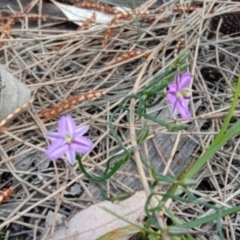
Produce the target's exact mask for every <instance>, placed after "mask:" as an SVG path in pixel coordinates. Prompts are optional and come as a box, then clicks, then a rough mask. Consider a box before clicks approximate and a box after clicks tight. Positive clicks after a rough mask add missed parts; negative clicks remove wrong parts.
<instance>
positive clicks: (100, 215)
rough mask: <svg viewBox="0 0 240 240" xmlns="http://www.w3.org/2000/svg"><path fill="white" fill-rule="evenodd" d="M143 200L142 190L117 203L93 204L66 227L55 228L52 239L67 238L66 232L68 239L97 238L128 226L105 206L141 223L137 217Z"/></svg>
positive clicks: (141, 210) (63, 239)
mask: <svg viewBox="0 0 240 240" xmlns="http://www.w3.org/2000/svg"><path fill="white" fill-rule="evenodd" d="M145 202H146V194H145V192H144V191H140V192H137V193H135V194H134V195H133V196H132V197H130V198H128V199H126V200H124V201H121V202H118V203H111V202H109V201H104V202H101V203H98V204H95V205H93V206H91V207H89V208H87V209H84V210H81V211H80V212H79V213H77V214H76V215H74V216H73V217H72V218H71V219H70V220H69V221H68V223H67V225H68V229H65V228H64V227H63V228H61V229H59V230H57V231H56V232H55V234H54V237H53V239H54V240H65V239H67V235H66V234H67V233H68V236H69V239H74V240H90V239H97V238H99V237H101V236H103V235H104V234H106V233H109V232H111V231H113V230H115V229H118V228H122V227H125V226H129V224H128V223H126V222H124V221H122V220H120V219H118V218H117V217H115V216H113V215H112V214H110V213H108V212H107V211H105V210H104V209H102V208H106V209H108V210H110V211H112V212H114V213H115V214H117V215H119V216H122V217H123V218H125V219H127V220H128V221H130V222H133V223H138V224H141V223H139V222H138V220H139V219H138V218H139V216H140V215H141V214H142V212H143V208H144V204H145ZM121 237H122V236H121ZM121 239H122V238H121ZM115 240H119V238H115Z"/></svg>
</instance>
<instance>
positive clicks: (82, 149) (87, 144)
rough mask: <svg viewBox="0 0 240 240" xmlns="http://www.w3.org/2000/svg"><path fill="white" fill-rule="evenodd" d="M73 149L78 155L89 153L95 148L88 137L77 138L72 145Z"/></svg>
mask: <svg viewBox="0 0 240 240" xmlns="http://www.w3.org/2000/svg"><path fill="white" fill-rule="evenodd" d="M70 147H71V149H73V150H74V151H76V152H78V153H82V154H84V153H88V152H90V151H91V150H92V148H93V142H92V141H91V140H90V139H88V138H86V137H76V138H74V141H73V142H72V143H71V145H70Z"/></svg>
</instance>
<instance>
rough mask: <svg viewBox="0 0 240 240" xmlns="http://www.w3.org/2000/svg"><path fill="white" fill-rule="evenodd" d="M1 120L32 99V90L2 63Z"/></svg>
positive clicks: (0, 79)
mask: <svg viewBox="0 0 240 240" xmlns="http://www.w3.org/2000/svg"><path fill="white" fill-rule="evenodd" d="M0 76H1V78H0V81H1V84H0V86H1V87H2V90H1V96H0V121H2V120H3V119H5V118H6V117H7V116H8V115H9V114H11V113H12V112H14V110H16V109H17V108H19V107H21V106H22V105H23V104H24V103H26V102H28V101H29V100H30V99H31V93H30V90H29V89H28V88H27V86H26V85H25V84H23V83H21V82H20V81H19V80H18V79H17V78H16V77H14V76H13V75H12V74H11V73H9V72H8V71H7V70H6V69H5V68H4V66H3V65H0Z"/></svg>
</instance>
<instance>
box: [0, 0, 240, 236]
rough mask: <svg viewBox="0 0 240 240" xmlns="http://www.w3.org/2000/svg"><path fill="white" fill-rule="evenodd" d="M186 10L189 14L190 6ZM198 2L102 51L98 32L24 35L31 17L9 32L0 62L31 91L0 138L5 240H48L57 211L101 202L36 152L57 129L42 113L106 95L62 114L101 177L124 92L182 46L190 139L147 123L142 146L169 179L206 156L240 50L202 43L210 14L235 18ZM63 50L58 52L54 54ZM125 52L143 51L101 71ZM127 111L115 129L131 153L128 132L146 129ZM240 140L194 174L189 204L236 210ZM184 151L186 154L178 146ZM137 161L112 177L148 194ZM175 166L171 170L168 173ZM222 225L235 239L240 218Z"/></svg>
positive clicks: (177, 210) (183, 212) (119, 35)
mask: <svg viewBox="0 0 240 240" xmlns="http://www.w3.org/2000/svg"><path fill="white" fill-rule="evenodd" d="M182 2H183V1H178V0H176V1H174V2H172V3H169V4H167V5H166V6H167V7H168V8H170V7H172V6H174V5H176V4H181V3H182ZM185 2H186V3H184V4H186V5H187V6H188V4H189V2H191V1H188V2H187V1H185ZM203 3H204V6H203V7H202V8H200V9H198V10H196V11H194V12H193V13H190V14H187V15H186V14H185V13H183V14H181V15H178V16H177V15H176V14H171V15H170V16H169V18H167V21H166V22H165V23H157V20H156V21H155V22H154V23H151V24H148V23H141V24H140V26H139V27H137V26H136V24H137V23H138V22H137V21H135V20H131V19H130V20H124V21H120V22H119V23H118V24H117V27H116V29H115V32H114V36H113V37H112V38H111V39H110V41H109V43H108V44H107V45H106V46H102V45H101V39H102V37H103V34H104V31H105V30H103V29H99V30H96V29H94V30H84V31H79V32H76V31H74V30H73V31H66V30H58V28H57V27H56V26H57V22H43V21H41V20H38V24H37V25H38V26H36V27H33V28H30V27H28V26H30V25H31V23H30V22H28V18H26V19H24V20H21V24H20V25H21V26H13V27H12V30H11V35H10V39H7V40H4V41H3V44H2V45H1V55H0V62H1V64H4V65H5V66H6V68H7V69H8V70H9V71H10V72H11V73H13V74H14V75H15V76H16V77H17V78H19V79H20V80H21V81H22V82H24V83H25V84H26V85H27V86H28V87H29V88H30V89H31V91H32V96H33V98H34V99H35V101H34V102H33V104H32V105H31V107H30V108H29V109H28V110H27V111H25V112H24V113H22V114H21V115H20V116H19V117H17V118H16V119H14V121H13V122H11V123H9V125H8V128H7V130H6V131H4V132H2V133H1V135H0V153H1V162H0V164H1V167H0V176H1V184H0V188H1V189H3V188H4V187H6V186H9V184H12V185H13V188H14V195H13V197H12V198H11V200H9V201H8V202H6V203H5V204H3V205H2V206H1V210H0V213H1V214H0V216H1V217H0V219H1V220H2V221H1V224H0V228H2V227H4V226H5V227H6V226H9V227H8V228H6V233H10V232H8V231H10V229H11V230H14V231H15V233H13V234H15V235H13V236H25V238H26V239H37V238H38V237H39V236H42V239H49V238H48V237H47V236H49V235H52V234H53V232H54V229H55V227H56V221H55V220H56V213H60V214H63V215H65V216H66V217H69V216H70V215H72V214H73V213H74V211H73V209H75V211H79V210H80V209H83V208H86V206H88V205H89V204H93V203H94V202H96V201H98V200H99V196H98V197H96V196H95V195H94V194H93V192H91V189H90V188H89V185H90V183H89V182H88V181H87V180H86V179H85V178H84V177H83V175H82V174H81V173H80V172H79V170H78V166H77V165H76V166H74V167H69V165H68V163H67V160H66V159H65V158H63V160H59V161H57V162H49V160H48V159H47V158H46V156H45V155H44V154H43V152H44V149H45V147H46V145H47V144H48V142H47V140H46V139H45V137H44V135H45V133H46V132H47V131H49V130H55V129H56V123H57V119H52V120H45V119H42V118H40V116H39V113H40V112H41V110H42V109H44V108H47V107H51V106H54V105H57V104H58V103H59V102H61V101H62V100H64V99H67V98H68V97H69V96H75V95H78V94H83V93H86V92H88V91H91V90H95V91H106V93H107V96H106V97H102V98H99V99H97V100H94V101H92V102H88V101H83V102H81V103H79V104H77V105H75V106H74V107H72V108H71V109H69V110H67V112H68V113H71V115H72V116H73V117H74V118H75V119H76V121H77V122H78V124H79V125H83V124H90V125H91V131H90V133H89V137H90V138H91V139H92V140H93V141H94V143H95V147H94V150H93V152H92V153H91V154H89V155H87V156H84V158H83V159H84V164H85V166H86V167H88V168H89V171H93V170H94V169H96V167H98V171H97V172H98V173H99V174H101V172H102V170H104V164H105V163H106V160H107V159H108V157H109V156H112V155H113V153H115V152H116V151H117V150H118V147H117V145H116V141H115V140H114V138H113V137H112V136H111V135H110V134H109V127H108V121H109V117H110V115H111V113H112V112H113V110H114V109H115V108H116V106H118V104H119V103H120V102H121V100H122V99H123V98H124V97H125V96H126V95H127V94H130V93H133V92H139V91H141V89H142V88H143V87H144V86H146V85H147V84H148V83H150V82H151V81H152V80H153V79H154V78H155V77H157V76H158V75H159V74H160V73H162V72H163V71H164V70H165V69H166V68H167V67H168V66H170V65H171V64H172V63H173V61H174V49H175V46H176V44H177V42H178V41H180V39H182V38H183V39H184V42H185V43H184V44H183V49H185V50H189V56H188V61H189V62H190V66H189V70H190V71H191V72H192V74H193V75H194V81H193V89H194V90H193V100H192V103H191V110H192V113H193V117H192V118H191V120H190V121H189V122H188V123H189V125H190V126H191V127H190V129H189V130H188V131H187V132H185V131H182V132H179V133H174V132H173V133H172V132H166V130H165V129H164V128H163V127H161V126H158V125H156V124H155V123H152V122H149V125H150V126H151V127H152V130H151V134H150V136H149V138H148V139H149V142H150V144H151V145H152V147H153V148H155V150H154V151H155V152H156V153H157V159H158V161H159V162H161V167H162V171H163V172H164V173H165V174H170V175H172V176H175V175H177V174H178V173H179V172H178V171H177V170H176V166H177V168H181V169H182V168H183V167H182V166H181V165H183V166H185V165H186V164H188V163H189V162H190V161H194V160H195V159H196V158H197V157H198V156H200V154H201V153H202V152H203V151H204V150H205V149H207V147H208V146H209V143H211V141H212V140H213V138H214V136H215V135H216V134H217V132H218V131H219V129H220V128H221V124H222V121H223V119H224V117H225V116H226V114H227V111H228V109H229V107H230V105H231V99H230V97H229V93H228V90H229V89H231V87H232V86H233V85H234V84H235V80H236V77H237V76H238V74H239V71H238V67H239V60H240V58H239V56H240V54H239V52H240V45H239V37H235V38H232V37H231V36H221V34H217V35H216V37H214V38H209V39H206V38H205V32H206V29H208V27H209V23H210V19H211V18H212V17H213V16H215V15H219V14H223V13H226V12H234V11H239V4H238V3H231V2H226V3H221V4H219V5H218V6H217V7H215V11H214V13H210V10H211V9H212V7H213V3H214V1H209V2H204V1H203ZM150 5H151V1H148V2H147V3H146V4H145V6H146V8H147V7H149V6H150ZM144 10H146V9H144ZM61 44H63V48H61V50H59V51H56V48H57V47H58V46H60V45H61ZM130 50H143V53H142V54H140V55H137V56H135V57H133V58H130V59H127V60H125V61H124V62H117V63H115V64H107V63H108V62H111V61H112V60H113V59H114V58H116V57H117V56H120V55H122V54H123V53H125V52H126V51H130ZM145 52H148V53H150V55H149V56H148V58H147V60H146V59H145V58H143V56H144V54H145ZM204 67H213V68H215V69H217V71H218V73H221V76H222V78H221V80H217V82H214V81H212V82H211V83H207V82H206V81H205V80H206V77H209V74H207V75H206V76H203V75H202V72H201V69H202V68H204ZM204 78H205V80H204ZM129 104H130V109H131V112H130V119H131V121H130V123H129V122H128V121H127V119H126V113H125V112H122V113H121V114H119V116H118V118H116V119H115V122H114V123H113V126H114V127H115V129H116V130H117V132H118V134H119V136H120V137H121V138H122V141H123V143H124V144H125V146H127V147H128V148H130V147H131V146H135V145H136V140H135V130H136V129H139V128H140V127H141V126H142V125H143V124H144V122H141V121H137V120H135V115H134V111H133V110H134V107H135V104H136V103H135V101H134V100H132V101H131V102H130V103H129ZM149 111H150V112H151V114H157V113H159V112H165V115H164V116H165V119H164V120H165V121H167V122H173V120H171V118H170V116H169V114H168V107H167V105H166V103H165V101H163V102H161V103H160V104H159V106H158V107H157V108H154V109H150V110H149ZM166 112H167V113H166ZM239 115H240V109H236V111H235V114H234V116H235V117H236V118H238V117H239ZM233 121H235V120H234V119H233ZM129 132H130V133H131V134H130V135H129ZM169 135H170V136H169ZM130 136H131V137H130ZM156 136H163V137H168V138H169V137H171V142H172V144H171V145H169V142H167V144H168V146H165V145H164V146H161V145H158V144H159V143H158V142H155V138H156ZM183 139H185V140H184V141H185V142H188V141H192V142H193V143H194V145H193V146H194V147H193V148H192V149H190V148H189V153H188V154H189V155H190V156H191V157H190V158H188V157H187V156H188V155H187V154H186V155H185V156H186V158H183V159H179V155H178V154H179V152H180V151H182V150H183V142H182V141H183ZM239 142H240V140H239V139H238V138H236V139H232V141H231V142H229V143H228V144H227V145H226V146H225V147H224V148H222V149H221V150H220V151H218V153H217V154H215V156H214V157H213V158H212V159H211V161H209V163H208V164H207V165H206V166H205V168H204V169H203V170H202V171H200V172H199V175H198V176H197V180H198V183H199V184H198V185H197V186H194V188H192V189H191V191H192V193H194V194H195V196H197V197H199V199H201V200H202V201H207V202H212V203H214V204H216V205H218V206H223V207H224V208H225V207H226V208H227V207H229V206H233V205H237V204H239V197H238V196H239V191H240V190H239V181H240V176H239V159H240V156H239V150H240V148H239ZM154 144H155V145H154ZM184 144H185V145H186V143H184ZM148 146H149V145H147V144H145V146H144V148H143V154H144V155H145V156H149V155H151V151H153V150H150V149H149V148H148ZM185 151H188V149H187V148H185ZM184 154H185V153H183V155H182V156H184ZM134 157H135V162H136V164H137V168H136V167H135V169H134V171H131V170H129V171H120V172H119V173H118V175H117V176H121V177H122V178H126V177H128V176H130V177H131V178H134V179H139V178H140V179H141V182H142V184H143V188H144V189H145V191H148V185H147V182H148V181H151V177H150V176H149V174H147V171H144V168H143V166H142V163H141V161H140V158H139V152H136V153H135V156H134ZM155 157H156V156H155ZM177 161H179V162H177ZM173 162H175V165H176V166H175V168H172V164H173ZM176 162H177V163H176ZM185 162H186V163H185ZM128 183H129V182H123V181H121V180H118V177H116V176H114V178H113V180H110V181H107V183H106V185H105V188H106V191H107V193H108V195H109V196H114V195H115V194H116V192H117V191H115V190H116V188H118V191H125V192H126V191H128V192H134V191H136V189H139V187H135V188H134V187H133V186H131V184H129V185H128ZM72 186H75V187H76V188H79V189H80V190H79V192H77V193H76V194H74V193H72V194H67V193H66V191H70V192H71V191H72V190H71V187H72ZM140 188H141V187H140ZM114 189H115V190H114ZM160 190H161V189H160ZM98 194H99V193H98ZM170 208H171V210H172V211H173V212H174V214H175V215H176V216H178V217H179V219H181V220H182V221H189V220H192V219H196V218H199V217H201V216H204V215H205V214H206V213H207V209H205V208H203V207H202V206H198V205H195V206H190V205H184V204H182V203H179V202H173V203H172V204H171V206H170ZM49 211H53V212H54V217H53V221H52V224H51V225H49V226H48V227H46V228H45V219H46V216H47V214H48V212H49ZM9 224H11V225H9ZM222 224H223V230H224V233H225V236H226V238H227V239H239V234H240V229H239V227H240V226H239V215H235V216H232V217H226V218H224V219H223V222H222ZM196 230H197V231H199V232H200V233H201V232H202V231H204V232H209V233H211V234H212V233H214V231H215V230H216V227H215V225H212V226H210V225H207V226H201V228H199V229H196ZM11 233H12V231H11ZM199 237H200V235H199ZM201 237H202V239H209V238H208V237H206V236H205V237H204V236H201Z"/></svg>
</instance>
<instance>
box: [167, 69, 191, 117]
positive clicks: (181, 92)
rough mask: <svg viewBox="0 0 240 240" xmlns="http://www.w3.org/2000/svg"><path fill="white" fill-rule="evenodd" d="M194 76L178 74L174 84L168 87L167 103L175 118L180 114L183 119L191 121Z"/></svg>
mask: <svg viewBox="0 0 240 240" xmlns="http://www.w3.org/2000/svg"><path fill="white" fill-rule="evenodd" d="M191 79H192V75H191V73H190V72H185V73H183V74H180V73H179V72H177V73H176V75H175V78H174V81H173V83H171V84H169V85H168V92H167V101H168V102H169V103H170V104H171V114H172V116H173V117H175V116H177V114H178V113H179V114H180V115H181V118H183V119H189V118H190V117H191V113H190V110H189V107H188V103H189V101H190V95H191V89H189V87H190V84H191Z"/></svg>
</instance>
